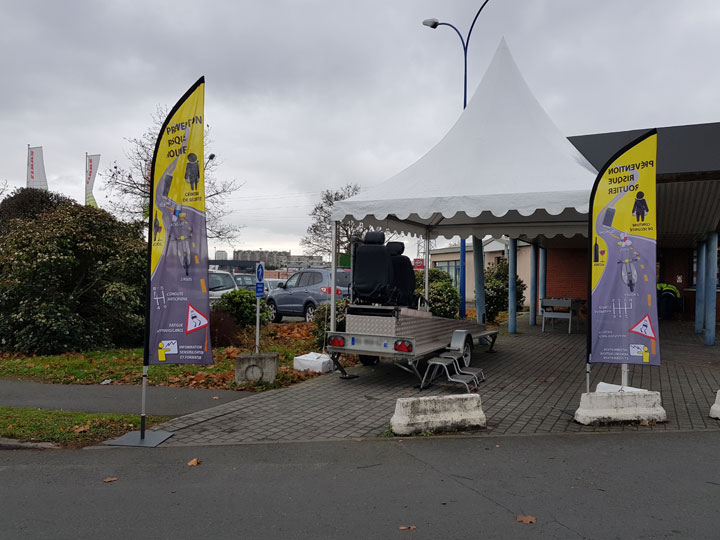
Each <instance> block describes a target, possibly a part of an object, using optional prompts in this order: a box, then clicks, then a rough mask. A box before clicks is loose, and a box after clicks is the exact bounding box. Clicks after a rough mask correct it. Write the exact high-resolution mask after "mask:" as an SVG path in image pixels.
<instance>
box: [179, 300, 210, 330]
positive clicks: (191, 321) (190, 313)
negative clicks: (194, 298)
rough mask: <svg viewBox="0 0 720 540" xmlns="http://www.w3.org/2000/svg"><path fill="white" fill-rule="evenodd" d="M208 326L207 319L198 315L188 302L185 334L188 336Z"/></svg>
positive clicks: (200, 314)
mask: <svg viewBox="0 0 720 540" xmlns="http://www.w3.org/2000/svg"><path fill="white" fill-rule="evenodd" d="M207 325H208V318H207V317H206V316H205V315H203V314H202V313H200V312H199V311H198V310H197V308H195V307H194V306H193V305H192V304H191V303H189V302H188V310H187V324H186V325H185V333H186V334H190V333H191V332H195V331H196V330H200V329H201V328H205V327H206V326H207Z"/></svg>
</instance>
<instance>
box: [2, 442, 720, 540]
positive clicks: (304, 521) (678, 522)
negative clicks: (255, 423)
mask: <svg viewBox="0 0 720 540" xmlns="http://www.w3.org/2000/svg"><path fill="white" fill-rule="evenodd" d="M718 445H720V434H718V433H715V432H691V433H659V432H653V433H645V434H641V433H628V432H625V433H618V434H588V435H578V434H572V435H557V436H555V435H552V436H526V437H502V438H486V437H483V438H463V437H459V438H444V437H428V438H425V437H419V438H415V439H411V440H408V439H404V440H398V439H392V440H381V441H363V442H356V441H344V442H337V443H316V444H309V443H307V444H300V443H298V444H294V443H288V444H257V445H243V446H234V447H233V446H222V447H203V448H157V449H136V448H101V449H86V450H75V451H66V450H46V451H35V450H20V451H5V452H1V453H0V485H2V486H3V489H2V490H0V508H2V516H3V519H2V526H0V538H2V539H3V540H5V539H16V538H18V539H19V538H53V539H56V540H61V539H72V540H78V539H91V538H92V539H95V538H103V539H107V540H112V539H123V540H125V539H127V538H157V539H172V540H177V539H197V538H213V539H223V538H232V539H237V538H243V539H255V538H263V539H268V540H288V539H325V538H327V539H333V540H337V539H343V540H346V539H355V538H358V539H388V538H390V539H392V538H412V539H414V540H418V539H453V540H461V539H473V540H475V539H478V538H482V539H491V538H502V539H525V538H533V539H535V538H537V539H548V538H562V539H565V538H567V539H577V538H586V539H603V540H606V539H633V540H636V539H640V538H643V539H649V538H653V539H655V538H692V539H695V540H701V539H717V537H718V525H717V524H718V521H719V520H720V506H718V504H717V501H718V498H719V497H720V467H718V464H717V459H718V458H717V448H718ZM193 458H197V459H199V460H201V461H202V463H201V464H200V465H199V466H197V467H189V466H187V462H188V461H189V460H191V459H193ZM108 477H115V478H117V481H115V482H112V483H104V482H103V479H105V478H108ZM518 515H530V516H533V517H535V518H536V519H537V522H536V523H535V524H531V525H526V524H523V523H520V522H518V521H517V516H518ZM409 526H414V527H416V529H414V530H407V529H406V530H402V529H400V527H409Z"/></svg>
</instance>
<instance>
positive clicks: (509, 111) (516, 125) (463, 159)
mask: <svg viewBox="0 0 720 540" xmlns="http://www.w3.org/2000/svg"><path fill="white" fill-rule="evenodd" d="M596 175H597V171H596V170H595V168H594V167H593V166H592V165H591V164H590V163H589V162H588V161H587V160H586V159H585V157H583V155H582V154H581V153H580V152H579V151H578V150H577V149H576V148H575V147H574V146H573V145H572V144H571V143H570V142H569V141H568V140H567V138H566V137H565V135H563V133H562V132H561V131H560V130H559V129H558V128H557V126H556V125H555V124H554V123H553V121H552V120H551V119H550V117H549V116H548V115H547V113H546V112H545V110H544V109H543V108H542V106H541V105H540V103H539V102H538V101H537V99H536V98H535V96H534V95H533V93H532V92H531V91H530V88H529V87H528V85H527V83H526V82H525V80H524V78H523V76H522V75H521V73H520V71H519V70H518V67H517V65H516V64H515V61H514V60H513V58H512V55H511V54H510V50H509V48H508V46H507V44H506V43H505V40H504V39H503V40H502V41H501V42H500V45H499V46H498V49H497V51H496V52H495V56H494V57H493V60H492V62H491V64H490V66H489V68H488V70H487V72H486V74H485V76H484V77H483V79H482V81H481V83H480V85H479V86H478V88H477V90H476V92H475V94H474V96H473V97H472V99H471V101H470V102H469V103H468V106H467V108H466V109H465V110H464V111H463V113H462V115H461V116H460V118H459V119H458V121H457V122H456V123H455V125H454V126H453V127H452V128H451V129H450V131H449V132H448V133H447V134H446V135H445V137H443V139H442V140H441V141H440V142H439V143H438V144H437V145H436V146H435V147H433V148H432V149H431V150H430V151H428V152H427V154H425V155H424V156H423V157H421V158H420V159H419V160H418V161H416V162H415V163H413V164H412V165H410V166H409V167H408V168H406V169H405V170H403V171H401V172H400V173H398V174H396V175H395V176H393V177H391V178H389V179H388V180H386V181H384V182H382V183H381V184H379V185H377V186H375V187H373V188H371V189H368V190H367V191H364V192H362V193H360V194H358V195H356V196H354V197H352V198H350V199H346V200H344V201H339V202H337V203H335V206H334V212H333V220H335V221H343V222H344V221H357V222H362V223H363V224H365V225H366V226H370V227H373V228H376V229H384V230H389V231H393V232H397V233H402V234H406V235H411V236H413V235H416V236H422V237H424V238H425V240H426V243H427V242H428V241H429V239H431V238H437V237H439V236H444V237H446V238H451V237H453V236H455V235H460V236H461V237H463V238H465V237H468V236H473V237H474V238H482V237H483V236H485V235H488V234H489V235H492V236H496V237H499V236H501V235H507V236H508V237H509V238H510V239H511V244H516V241H517V239H522V240H525V241H529V242H533V241H534V239H538V238H539V237H540V238H541V239H546V238H552V237H556V236H561V237H566V238H572V237H576V236H578V235H584V236H587V223H588V221H587V214H588V203H589V199H590V190H591V189H592V186H593V183H594V181H595V177H596ZM474 241H475V240H474ZM478 242H479V241H478ZM535 243H537V242H535ZM427 252H428V250H427V249H426V258H427V256H428V255H427ZM533 253H534V254H536V253H537V250H534V251H533ZM473 254H474V256H475V257H476V261H475V268H476V269H482V268H483V264H482V261H481V260H480V261H478V260H477V257H478V256H479V257H482V250H481V249H475V250H473ZM515 256H516V255H515V253H514V252H513V251H512V250H511V252H510V253H509V258H510V260H509V263H510V266H511V279H512V280H514V273H513V271H512V267H513V262H514V261H513V259H514V257H515ZM536 257H537V256H536ZM536 257H535V258H534V260H535V262H536V263H537V259H536ZM542 259H544V258H543V257H542V255H541V263H542ZM426 267H427V264H426ZM540 270H541V275H542V272H543V270H544V269H543V268H542V266H541V269H540ZM478 274H479V275H478ZM478 278H480V279H482V273H481V272H477V271H476V287H475V289H476V291H484V283H482V282H479V280H478ZM543 281H544V280H541V290H540V293H541V297H542V296H544V291H543V285H542V283H543ZM535 286H536V285H535ZM510 288H511V290H513V289H514V287H512V286H511V287H510ZM530 294H531V297H532V298H533V300H534V298H535V295H534V291H533V283H532V282H531V291H530ZM482 296H484V292H483V294H482ZM511 305H512V304H511ZM481 308H482V309H481ZM512 311H513V309H512V307H511V314H510V315H511V319H512V316H513V313H512ZM534 311H536V310H533V306H532V302H531V314H532V315H531V317H533V316H534ZM481 312H484V298H483V301H482V306H480V305H478V313H481ZM533 318H534V317H533ZM533 322H534V321H533ZM510 324H511V331H513V324H514V320H511V321H510Z"/></svg>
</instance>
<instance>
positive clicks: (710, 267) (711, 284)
mask: <svg viewBox="0 0 720 540" xmlns="http://www.w3.org/2000/svg"><path fill="white" fill-rule="evenodd" d="M705 260H706V261H707V263H706V268H707V272H706V273H705V345H715V304H716V302H717V292H716V291H717V286H718V280H717V272H718V233H716V232H712V233H710V234H708V239H707V247H706V248H705Z"/></svg>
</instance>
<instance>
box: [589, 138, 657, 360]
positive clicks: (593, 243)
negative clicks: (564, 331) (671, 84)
mask: <svg viewBox="0 0 720 540" xmlns="http://www.w3.org/2000/svg"><path fill="white" fill-rule="evenodd" d="M656 170H657V131H656V130H652V131H650V132H648V133H646V134H645V135H643V136H641V137H639V138H638V139H636V140H635V141H633V142H632V143H630V144H628V145H627V146H626V147H624V148H622V149H621V150H620V151H618V153H617V154H615V155H614V156H613V157H612V158H611V159H610V160H609V161H608V163H607V164H606V165H605V167H604V168H603V169H602V170H601V171H600V174H599V175H598V177H597V180H596V181H595V186H594V187H593V190H592V194H591V196H590V230H589V237H590V238H589V241H590V256H591V260H590V313H589V315H590V316H589V319H588V322H589V331H588V356H589V360H590V362H593V363H594V362H603V363H618V364H651V365H659V364H660V349H659V336H658V317H657V306H656V305H655V304H656V302H655V301H654V300H655V296H656V276H655V264H656V260H657V259H656V250H657V212H656V208H657V205H656V191H657V190H656Z"/></svg>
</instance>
